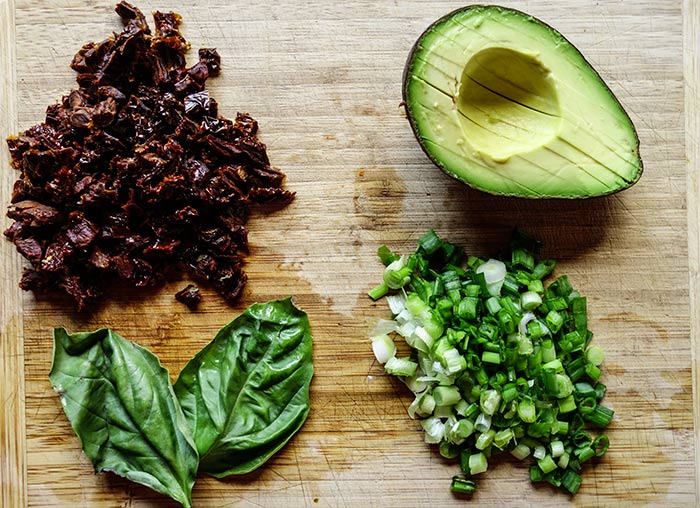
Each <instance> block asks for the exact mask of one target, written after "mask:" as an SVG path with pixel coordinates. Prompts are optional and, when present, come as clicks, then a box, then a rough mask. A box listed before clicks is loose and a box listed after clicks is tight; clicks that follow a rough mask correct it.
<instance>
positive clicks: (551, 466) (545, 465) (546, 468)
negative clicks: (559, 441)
mask: <svg viewBox="0 0 700 508" xmlns="http://www.w3.org/2000/svg"><path fill="white" fill-rule="evenodd" d="M537 465H538V466H540V469H541V470H542V472H543V473H544V474H547V473H551V472H552V471H554V470H555V469H556V468H557V464H556V463H555V462H554V459H552V456H551V455H545V456H544V458H543V459H541V460H538V461H537Z"/></svg>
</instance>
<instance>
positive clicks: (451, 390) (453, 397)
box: [433, 386, 462, 406]
mask: <svg viewBox="0 0 700 508" xmlns="http://www.w3.org/2000/svg"><path fill="white" fill-rule="evenodd" d="M433 398H434V399H435V404H436V405H438V406H453V405H455V404H457V402H459V400H460V399H461V398H462V396H461V395H460V393H459V390H458V389H457V387H456V386H438V387H436V388H435V389H434V390H433Z"/></svg>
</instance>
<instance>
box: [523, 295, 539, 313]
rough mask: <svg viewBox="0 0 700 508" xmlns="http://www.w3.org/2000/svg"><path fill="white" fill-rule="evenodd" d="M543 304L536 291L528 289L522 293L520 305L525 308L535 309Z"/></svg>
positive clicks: (527, 309)
mask: <svg viewBox="0 0 700 508" xmlns="http://www.w3.org/2000/svg"><path fill="white" fill-rule="evenodd" d="M541 304H542V298H541V297H540V295H538V294H537V293H535V292H534V291H526V292H525V293H522V294H521V295H520V307H522V308H523V310H526V311H530V310H535V309H536V308H537V307H539V306H540V305H541Z"/></svg>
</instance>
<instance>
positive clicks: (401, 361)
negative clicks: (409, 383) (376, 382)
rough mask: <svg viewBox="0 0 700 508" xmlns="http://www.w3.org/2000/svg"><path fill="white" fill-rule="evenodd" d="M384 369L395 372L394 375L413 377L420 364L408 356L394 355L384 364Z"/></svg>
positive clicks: (391, 372)
mask: <svg viewBox="0 0 700 508" xmlns="http://www.w3.org/2000/svg"><path fill="white" fill-rule="evenodd" d="M384 369H385V370H386V371H387V373H389V374H393V375H394V376H406V377H411V376H412V375H414V374H415V373H416V370H417V369H418V364H417V363H416V362H413V361H411V360H410V359H408V358H396V357H395V356H394V357H391V358H389V360H388V361H387V362H386V363H385V364H384Z"/></svg>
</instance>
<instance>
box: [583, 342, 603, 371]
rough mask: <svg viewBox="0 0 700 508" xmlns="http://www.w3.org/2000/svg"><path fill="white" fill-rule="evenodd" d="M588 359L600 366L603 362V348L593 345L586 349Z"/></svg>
mask: <svg viewBox="0 0 700 508" xmlns="http://www.w3.org/2000/svg"><path fill="white" fill-rule="evenodd" d="M586 360H588V362H589V363H592V364H593V365H595V366H596V367H598V366H599V365H600V364H601V363H603V350H602V349H601V348H599V347H598V346H591V347H589V348H588V349H587V350H586Z"/></svg>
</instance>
